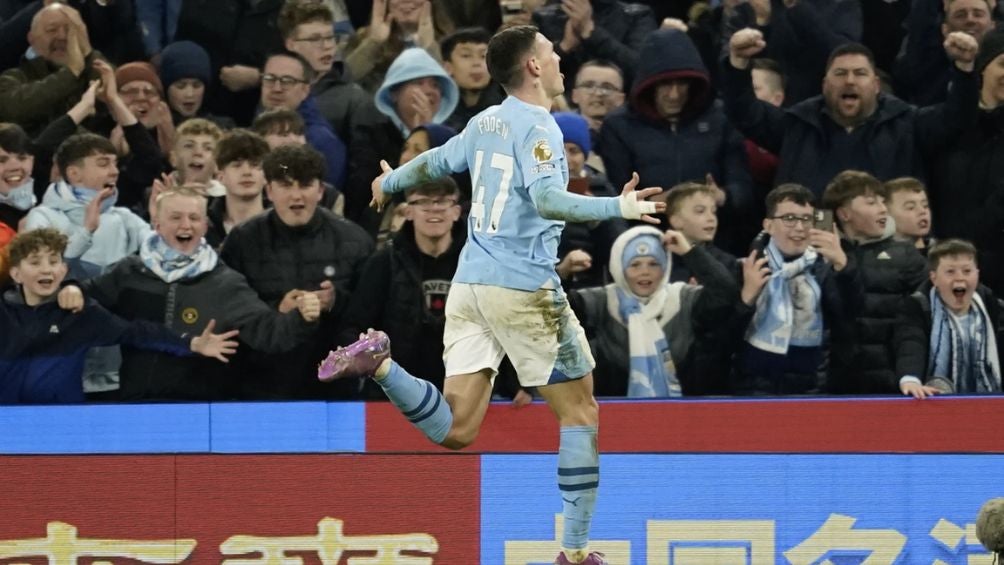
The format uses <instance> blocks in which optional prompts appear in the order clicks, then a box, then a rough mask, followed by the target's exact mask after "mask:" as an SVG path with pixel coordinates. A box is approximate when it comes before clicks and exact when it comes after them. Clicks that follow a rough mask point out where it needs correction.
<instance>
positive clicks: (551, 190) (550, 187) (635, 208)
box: [530, 173, 666, 224]
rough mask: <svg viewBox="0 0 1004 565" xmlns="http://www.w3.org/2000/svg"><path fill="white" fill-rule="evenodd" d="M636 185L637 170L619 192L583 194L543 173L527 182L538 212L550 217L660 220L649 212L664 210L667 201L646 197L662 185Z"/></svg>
mask: <svg viewBox="0 0 1004 565" xmlns="http://www.w3.org/2000/svg"><path fill="white" fill-rule="evenodd" d="M636 186H638V174H637V173H635V174H634V175H633V176H632V177H631V180H630V181H628V183H627V184H626V185H624V191H623V192H622V193H621V195H620V196H611V197H599V196H582V195H579V194H574V193H571V192H568V191H566V190H565V187H563V186H561V185H560V184H559V183H558V180H557V177H546V178H543V179H540V180H538V181H537V182H535V183H533V184H532V185H530V199H531V200H532V201H533V204H534V206H536V207H537V211H538V212H540V215H541V216H542V217H544V218H547V219H549V220H564V221H568V222H589V221H595V220H609V219H611V218H625V219H628V220H642V221H644V222H648V223H650V224H658V223H659V220H658V219H656V218H654V217H653V216H651V214H656V213H659V212H663V211H665V210H666V203H665V202H649V201H647V200H646V198H649V197H651V196H654V195H656V194H659V193H660V192H662V189H661V188H657V187H651V188H643V189H641V190H635V187H636Z"/></svg>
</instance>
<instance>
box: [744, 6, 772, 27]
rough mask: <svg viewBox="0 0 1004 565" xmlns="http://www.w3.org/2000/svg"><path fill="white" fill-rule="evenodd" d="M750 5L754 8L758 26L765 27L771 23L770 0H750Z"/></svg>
mask: <svg viewBox="0 0 1004 565" xmlns="http://www.w3.org/2000/svg"><path fill="white" fill-rule="evenodd" d="M749 5H750V8H753V14H754V16H756V23H757V25H761V26H764V25H767V24H769V23H770V16H771V9H770V0H749Z"/></svg>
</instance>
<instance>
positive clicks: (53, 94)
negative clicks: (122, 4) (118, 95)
mask: <svg viewBox="0 0 1004 565" xmlns="http://www.w3.org/2000/svg"><path fill="white" fill-rule="evenodd" d="M28 44H29V45H30V46H31V50H30V51H29V54H27V55H25V57H24V58H23V59H22V60H21V64H20V65H18V66H17V67H15V68H12V69H8V70H7V71H5V72H4V73H3V74H0V121H3V122H14V123H16V124H18V125H20V126H21V127H23V128H24V129H25V131H27V132H28V135H30V136H32V137H34V136H36V135H38V133H40V132H41V130H42V129H44V128H45V126H46V125H48V124H49V122H51V121H52V120H54V119H56V118H57V117H59V116H60V115H62V114H64V113H65V112H66V111H67V110H68V109H70V108H71V107H72V106H73V105H74V104H76V102H77V101H78V100H80V96H81V95H82V94H83V92H84V91H85V90H86V89H87V85H88V82H89V81H90V80H95V79H97V78H98V74H97V71H95V70H94V69H93V68H92V63H93V62H94V59H95V58H97V57H100V56H101V55H100V54H99V53H98V52H97V51H95V50H94V49H93V48H92V47H91V43H90V39H89V38H88V35H87V26H85V25H84V22H83V20H81V18H80V13H79V12H77V11H76V10H75V9H73V8H72V7H70V6H67V5H65V4H57V3H54V4H50V5H49V6H46V7H45V8H43V9H42V10H40V11H39V12H38V13H37V14H35V17H34V18H33V19H32V22H31V29H30V30H29V32H28Z"/></svg>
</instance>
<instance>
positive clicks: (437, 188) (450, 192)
mask: <svg viewBox="0 0 1004 565" xmlns="http://www.w3.org/2000/svg"><path fill="white" fill-rule="evenodd" d="M412 194H420V195H422V196H459V195H460V188H459V187H457V182H456V181H455V180H453V177H443V178H439V179H436V180H431V181H429V182H423V183H422V184H419V185H416V186H413V187H411V188H409V189H408V190H406V191H405V192H404V195H405V198H407V197H408V196H411V195H412Z"/></svg>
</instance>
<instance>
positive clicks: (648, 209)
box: [619, 172, 666, 225]
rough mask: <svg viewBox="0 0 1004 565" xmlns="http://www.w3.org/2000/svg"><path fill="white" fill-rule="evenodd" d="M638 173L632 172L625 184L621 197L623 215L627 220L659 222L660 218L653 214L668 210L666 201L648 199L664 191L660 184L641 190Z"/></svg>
mask: <svg viewBox="0 0 1004 565" xmlns="http://www.w3.org/2000/svg"><path fill="white" fill-rule="evenodd" d="M639 180H640V179H639V177H638V173H637V172H633V173H631V180H629V181H627V183H626V184H625V185H624V190H622V191H621V195H620V197H619V200H620V205H621V217H622V218H624V219H625V220H641V221H643V222H647V223H649V224H656V225H658V224H659V218H656V217H654V216H651V214H662V213H663V212H665V211H666V203H665V202H649V201H648V199H649V198H651V197H653V196H655V195H656V194H659V193H660V192H662V188H661V187H658V186H650V187H648V188H643V189H641V190H635V189H636V188H637V187H638V181H639Z"/></svg>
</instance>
